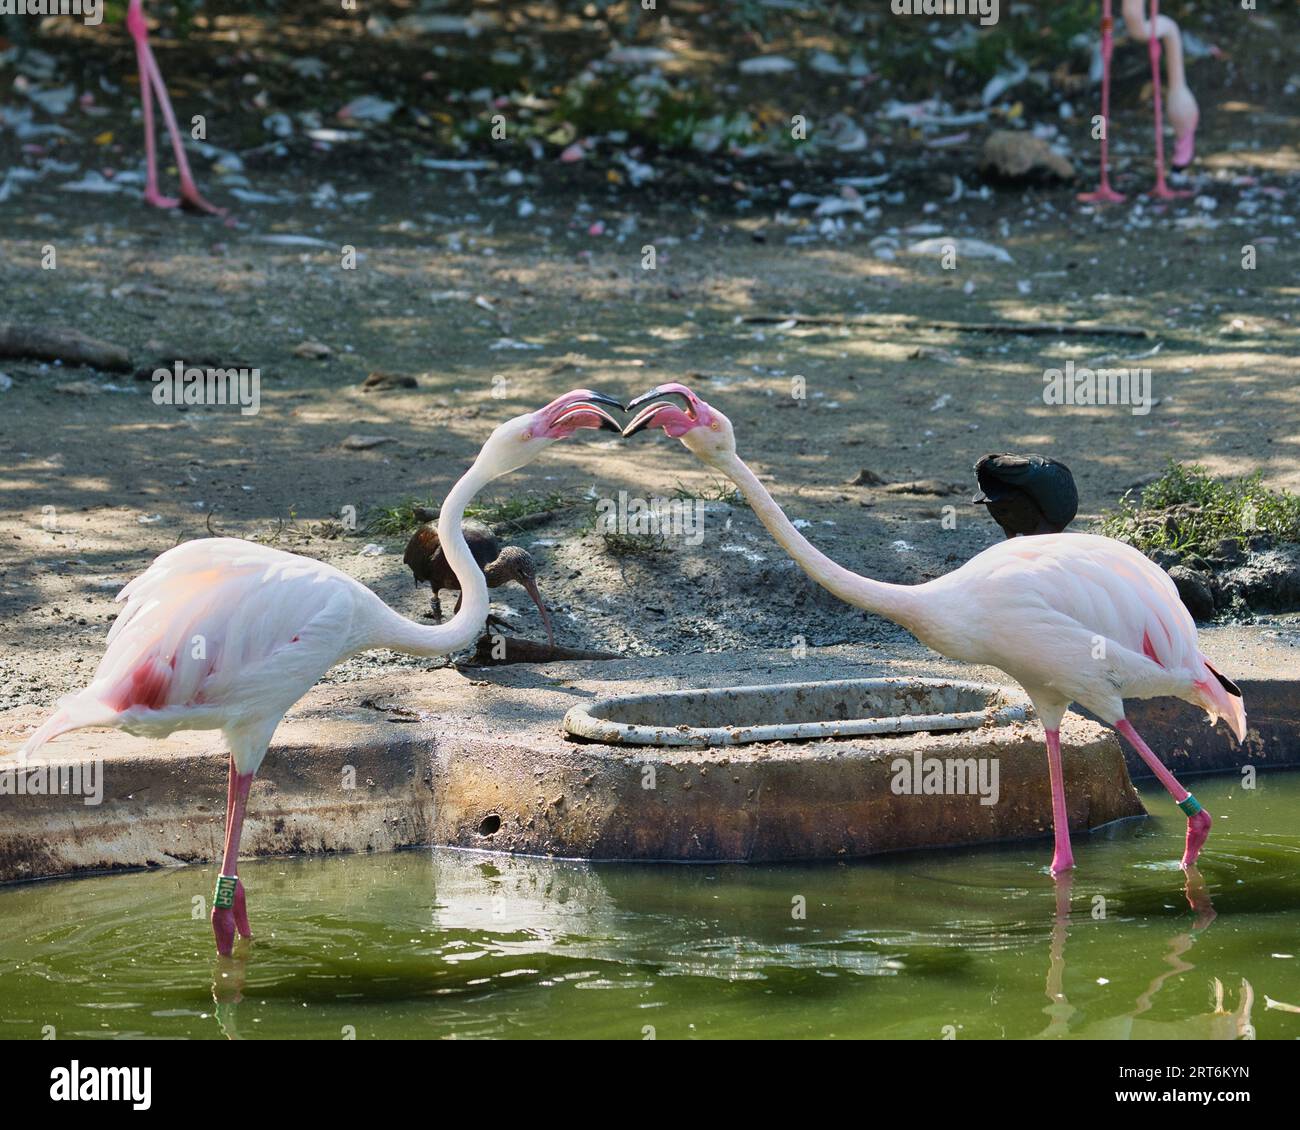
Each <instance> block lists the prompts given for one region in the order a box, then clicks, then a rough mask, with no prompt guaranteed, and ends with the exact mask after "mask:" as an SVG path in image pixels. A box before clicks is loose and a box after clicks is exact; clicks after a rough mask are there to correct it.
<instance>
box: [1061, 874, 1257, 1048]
mask: <svg viewBox="0 0 1300 1130" xmlns="http://www.w3.org/2000/svg"><path fill="white" fill-rule="evenodd" d="M1073 882H1074V875H1073V872H1066V873H1065V874H1064V875H1062V876H1060V878H1058V880H1057V883H1056V914H1055V918H1054V920H1053V924H1052V939H1051V944H1050V946H1049V950H1048V952H1049V965H1048V970H1047V999H1048V1001H1049V1002H1050V1003H1049V1004H1048V1006H1047V1008H1045V1009H1044V1010H1043V1011H1044V1012H1046V1013H1047V1015H1048V1017H1049V1023H1048V1025H1047V1027H1046V1028H1045V1029H1043V1031H1042V1032H1041V1033H1039V1035H1040V1037H1041V1038H1043V1039H1059V1038H1061V1037H1063V1036H1067V1035H1070V1034H1072V1033H1071V1032H1070V1021H1071V1019H1072V1018H1073V1017H1074V1016H1075V1014H1076V1010H1075V1009H1073V1008H1071V1007H1070V1002H1069V1000H1068V999H1067V998H1066V995H1065V989H1064V985H1065V943H1066V939H1067V938H1068V936H1069V924H1070V893H1071V890H1072V886H1073ZM1183 893H1184V895H1185V896H1186V898H1187V905H1188V906H1189V907H1191V909H1192V911H1193V914H1194V917H1193V919H1192V923H1191V928H1190V929H1189V930H1186V931H1183V932H1180V933H1178V934H1175V935H1174V936H1173V937H1172V938H1171V939H1170V940H1169V945H1168V950H1167V952H1166V953H1165V955H1164V963H1165V964H1166V965H1167V966H1168V968H1167V969H1165V970H1164V971H1163V972H1161V973H1159V974H1157V975H1156V976H1155V977H1154V978H1152V980H1151V981H1150V983H1149V984H1148V985H1147V987H1146V988H1145V989H1144V990H1143V991H1142V992H1141V993H1140V994H1138V998H1137V1001H1136V1002H1135V1004H1134V1007H1133V1009H1132V1011H1131V1012H1125V1013H1123V1014H1122V1015H1120V1016H1117V1017H1114V1018H1113V1019H1110V1020H1104V1021H1101V1022H1099V1023H1095V1024H1091V1025H1088V1026H1086V1027H1085V1028H1083V1029H1082V1030H1081V1031H1079V1032H1077V1033H1073V1034H1074V1035H1078V1036H1084V1037H1086V1038H1088V1039H1095V1040H1101V1039H1111V1040H1123V1039H1165V1040H1236V1039H1242V1038H1246V1039H1254V1038H1255V1029H1254V1027H1253V1026H1252V1025H1251V1022H1250V1010H1251V1007H1252V1005H1253V1004H1254V1002H1255V992H1254V990H1253V989H1252V988H1251V985H1250V982H1249V981H1247V980H1246V979H1245V978H1244V977H1243V978H1242V979H1241V1004H1240V1005H1239V1007H1238V1009H1237V1011H1236V1012H1229V1011H1226V1010H1225V1009H1224V1007H1223V995H1224V994H1223V983H1222V982H1221V981H1220V980H1219V979H1218V978H1217V977H1213V978H1211V983H1212V984H1213V987H1214V1009H1213V1011H1211V1012H1207V1013H1203V1014H1201V1015H1196V1016H1188V1017H1183V1018H1182V1019H1179V1020H1177V1021H1164V1022H1153V1021H1141V1022H1139V1021H1138V1017H1139V1016H1141V1015H1142V1014H1143V1013H1145V1012H1149V1011H1150V1010H1151V1008H1152V1005H1153V1003H1154V1001H1155V996H1156V994H1157V993H1158V992H1159V991H1160V989H1161V988H1162V987H1163V985H1164V983H1165V981H1166V980H1168V979H1169V978H1170V977H1172V976H1173V975H1174V974H1176V973H1177V974H1181V973H1191V972H1192V971H1193V970H1194V969H1195V968H1196V967H1195V966H1194V965H1193V964H1191V963H1190V962H1188V961H1184V960H1183V955H1184V954H1186V953H1187V952H1188V951H1189V950H1191V948H1192V946H1193V944H1194V943H1195V941H1196V936H1197V934H1198V933H1199V932H1200V931H1202V930H1205V929H1206V928H1207V927H1208V926H1209V925H1210V923H1211V922H1213V921H1214V919H1215V918H1216V917H1217V915H1216V913H1215V910H1214V903H1213V901H1212V900H1211V898H1210V891H1209V888H1208V887H1207V886H1206V883H1205V879H1204V877H1203V876H1202V875H1201V872H1200V870H1199V869H1198V868H1196V867H1191V868H1189V869H1188V870H1187V872H1186V874H1185V882H1184V887H1183Z"/></svg>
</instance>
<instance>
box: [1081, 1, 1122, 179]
mask: <svg viewBox="0 0 1300 1130" xmlns="http://www.w3.org/2000/svg"><path fill="white" fill-rule="evenodd" d="M1110 3H1111V0H1102V5H1101V183H1100V184H1099V185H1098V186H1097V191H1096V192H1081V193H1080V194H1079V199H1080V200H1082V201H1085V202H1086V203H1089V204H1118V203H1120V202H1121V201H1122V200H1123V199H1124V194H1123V193H1122V192H1116V191H1115V190H1114V189H1113V188H1111V187H1110V170H1109V164H1110V58H1111V55H1112V54H1114V51H1115V21H1114V20H1113V19H1112V18H1111V13H1110Z"/></svg>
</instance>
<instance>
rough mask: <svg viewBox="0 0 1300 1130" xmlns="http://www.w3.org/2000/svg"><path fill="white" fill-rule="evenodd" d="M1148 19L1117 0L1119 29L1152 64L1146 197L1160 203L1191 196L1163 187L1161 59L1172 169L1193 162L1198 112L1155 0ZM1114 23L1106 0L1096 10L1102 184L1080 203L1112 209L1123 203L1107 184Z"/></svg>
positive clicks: (1129, 2)
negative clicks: (1151, 174) (1152, 163)
mask: <svg viewBox="0 0 1300 1130" xmlns="http://www.w3.org/2000/svg"><path fill="white" fill-rule="evenodd" d="M1150 4H1151V16H1150V19H1148V18H1147V17H1146V15H1145V14H1144V12H1143V0H1122V5H1123V8H1122V10H1123V15H1124V26H1125V27H1126V28H1127V29H1128V33H1129V35H1130V36H1132V37H1133V39H1135V40H1136V41H1137V42H1138V43H1145V44H1146V45H1147V55H1148V57H1149V58H1150V60H1151V83H1152V94H1151V97H1152V103H1153V107H1154V110H1155V129H1156V183H1155V185H1154V186H1153V187H1152V189H1151V192H1150V195H1151V196H1153V197H1155V198H1156V199H1160V200H1172V199H1175V198H1177V197H1182V196H1190V195H1191V193H1190V192H1184V191H1175V190H1174V189H1171V188H1170V187H1169V186H1168V184H1166V183H1165V133H1164V116H1163V110H1162V97H1161V90H1160V55H1161V53H1162V50H1163V53H1164V54H1165V56H1166V58H1165V75H1166V77H1167V78H1168V80H1169V121H1170V122H1171V123H1172V125H1173V127H1174V153H1173V166H1174V168H1175V169H1182V168H1185V167H1186V166H1187V165H1190V164H1191V163H1192V158H1193V156H1194V153H1195V149H1196V126H1197V123H1198V122H1199V121H1200V116H1201V115H1200V109H1199V108H1198V107H1197V105H1196V98H1195V96H1194V95H1193V94H1192V91H1191V88H1190V87H1189V86H1188V85H1187V72H1186V69H1185V68H1184V66H1183V35H1182V32H1181V31H1179V29H1178V25H1177V24H1176V23H1175V22H1174V21H1173V20H1171V19H1170V18H1169V17H1168V16H1162V15H1161V14H1160V0H1150ZM1114 37H1115V21H1114V18H1113V16H1112V15H1111V0H1102V6H1101V119H1102V134H1101V183H1100V185H1098V187H1097V189H1096V191H1095V192H1084V193H1080V195H1079V199H1080V200H1082V201H1084V202H1086V203H1090V204H1096V203H1101V204H1113V203H1119V202H1120V201H1122V200H1123V199H1124V195H1123V194H1122V193H1120V192H1116V191H1115V189H1113V188H1112V187H1111V185H1110V173H1109V163H1110V60H1111V55H1112V53H1113V51H1114Z"/></svg>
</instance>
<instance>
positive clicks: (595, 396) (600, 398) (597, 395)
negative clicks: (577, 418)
mask: <svg viewBox="0 0 1300 1130" xmlns="http://www.w3.org/2000/svg"><path fill="white" fill-rule="evenodd" d="M587 399H588V400H589V401H592V402H593V403H595V404H607V405H609V407H611V408H617V409H618V410H619V411H620V412H622V411H623V402H622V401H621V400H615V399H614V398H613V397H612V396H606V395H605V394H604V393H603V392H593V393H592V394H591V395H590V396H588V397H587Z"/></svg>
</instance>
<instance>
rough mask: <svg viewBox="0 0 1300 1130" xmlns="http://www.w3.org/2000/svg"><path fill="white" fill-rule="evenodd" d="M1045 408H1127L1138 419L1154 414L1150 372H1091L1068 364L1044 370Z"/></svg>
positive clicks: (1095, 370)
mask: <svg viewBox="0 0 1300 1130" xmlns="http://www.w3.org/2000/svg"><path fill="white" fill-rule="evenodd" d="M1043 403H1044V404H1051V405H1057V404H1069V405H1088V404H1125V405H1129V406H1130V410H1131V411H1132V413H1133V415H1134V416H1145V415H1146V414H1147V413H1148V412H1150V411H1151V404H1152V400H1151V370H1150V369H1089V368H1087V367H1085V366H1078V367H1076V366H1075V364H1074V362H1073V361H1067V362H1066V363H1065V368H1064V369H1044V370H1043Z"/></svg>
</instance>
